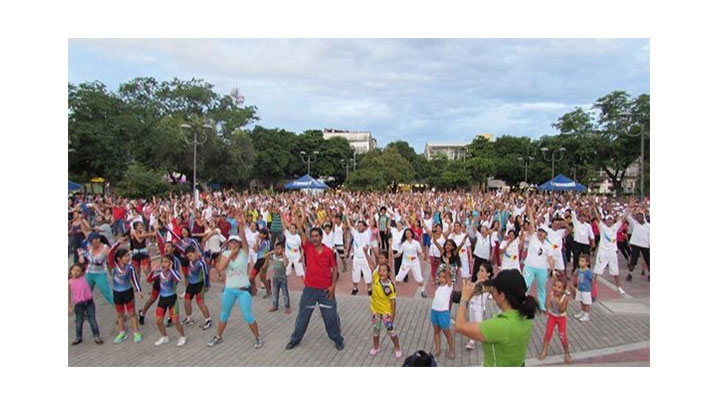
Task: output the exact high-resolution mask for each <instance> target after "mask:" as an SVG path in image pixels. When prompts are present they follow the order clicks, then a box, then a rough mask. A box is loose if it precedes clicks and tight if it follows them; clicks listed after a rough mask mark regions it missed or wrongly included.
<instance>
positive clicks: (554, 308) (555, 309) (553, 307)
mask: <svg viewBox="0 0 720 405" xmlns="http://www.w3.org/2000/svg"><path fill="white" fill-rule="evenodd" d="M566 298H567V296H566V295H565V294H563V296H562V298H561V299H560V302H558V301H557V300H556V299H555V298H554V297H553V298H552V299H551V300H550V308H548V312H550V315H553V316H565V315H566V313H565V312H560V304H562V303H563V302H564V301H565V299H566Z"/></svg>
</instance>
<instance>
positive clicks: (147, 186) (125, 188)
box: [116, 163, 170, 198]
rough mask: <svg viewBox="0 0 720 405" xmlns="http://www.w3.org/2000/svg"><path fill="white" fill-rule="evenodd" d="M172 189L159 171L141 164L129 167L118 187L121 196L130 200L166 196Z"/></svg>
mask: <svg viewBox="0 0 720 405" xmlns="http://www.w3.org/2000/svg"><path fill="white" fill-rule="evenodd" d="M169 189H170V186H169V184H168V183H167V182H166V181H165V180H163V173H162V172H161V171H159V170H152V169H148V168H147V167H145V166H143V165H142V164H141V163H133V164H131V165H130V166H128V169H127V172H126V173H125V176H124V177H123V180H121V181H120V182H119V183H118V184H117V187H116V191H117V192H118V193H119V194H120V195H124V196H126V197H130V198H149V197H152V196H154V195H160V194H165V193H167V191H168V190H169Z"/></svg>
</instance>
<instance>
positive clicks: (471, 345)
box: [465, 340, 475, 350]
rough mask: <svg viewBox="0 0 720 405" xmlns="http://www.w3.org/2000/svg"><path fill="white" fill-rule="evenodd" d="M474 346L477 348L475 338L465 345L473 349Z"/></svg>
mask: <svg viewBox="0 0 720 405" xmlns="http://www.w3.org/2000/svg"><path fill="white" fill-rule="evenodd" d="M474 348H475V341H474V340H471V341H469V342H468V343H467V344H466V345H465V349H467V350H472V349H474Z"/></svg>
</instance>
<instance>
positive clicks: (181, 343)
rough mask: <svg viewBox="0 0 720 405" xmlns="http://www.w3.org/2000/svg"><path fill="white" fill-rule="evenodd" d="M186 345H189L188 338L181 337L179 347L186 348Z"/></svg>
mask: <svg viewBox="0 0 720 405" xmlns="http://www.w3.org/2000/svg"><path fill="white" fill-rule="evenodd" d="M185 343H187V338H186V337H185V336H180V339H178V342H177V345H178V346H185Z"/></svg>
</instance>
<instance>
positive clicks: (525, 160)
mask: <svg viewBox="0 0 720 405" xmlns="http://www.w3.org/2000/svg"><path fill="white" fill-rule="evenodd" d="M533 160H535V158H534V157H532V156H523V157H519V158H518V162H520V166H525V183H526V184H527V169H528V166H530V165H531V164H532V162H533ZM553 177H555V176H553Z"/></svg>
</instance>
